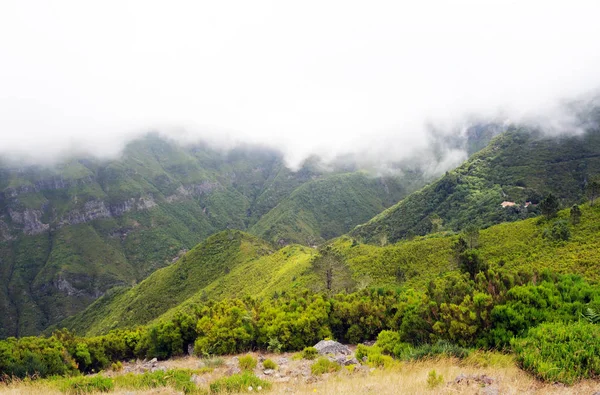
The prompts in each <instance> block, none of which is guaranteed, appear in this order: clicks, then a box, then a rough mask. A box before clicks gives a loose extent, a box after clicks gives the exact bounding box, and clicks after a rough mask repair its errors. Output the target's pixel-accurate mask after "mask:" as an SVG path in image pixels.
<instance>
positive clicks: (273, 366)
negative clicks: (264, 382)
mask: <svg viewBox="0 0 600 395" xmlns="http://www.w3.org/2000/svg"><path fill="white" fill-rule="evenodd" d="M263 368H265V369H277V364H276V363H275V362H273V361H272V360H270V359H265V360H264V361H263Z"/></svg>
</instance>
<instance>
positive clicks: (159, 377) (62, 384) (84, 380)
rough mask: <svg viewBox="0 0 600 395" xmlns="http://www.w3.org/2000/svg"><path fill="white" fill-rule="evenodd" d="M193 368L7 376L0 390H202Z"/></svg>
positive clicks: (47, 392) (28, 391)
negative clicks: (110, 375)
mask: <svg viewBox="0 0 600 395" xmlns="http://www.w3.org/2000/svg"><path fill="white" fill-rule="evenodd" d="M194 373H197V372H196V371H195V370H190V369H170V370H167V371H165V372H163V371H162V370H157V371H155V372H145V373H142V374H134V373H125V374H113V376H112V377H106V376H103V375H96V376H75V377H50V378H47V379H40V380H31V379H25V380H9V381H8V382H6V381H5V382H0V393H15V394H16V393H19V394H20V393H24V394H28V393H31V394H35V393H45V394H53V393H66V394H74V395H80V394H93V393H115V392H117V393H119V392H130V391H131V390H134V391H136V392H137V391H142V392H146V391H152V392H155V391H156V389H170V390H175V391H178V392H183V393H185V394H203V393H206V391H205V390H203V389H201V388H198V387H196V385H195V384H194V383H193V382H192V381H191V377H192V375H193V374H194Z"/></svg>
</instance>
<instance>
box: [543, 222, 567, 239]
mask: <svg viewBox="0 0 600 395" xmlns="http://www.w3.org/2000/svg"><path fill="white" fill-rule="evenodd" d="M542 237H544V238H545V239H551V240H554V241H568V240H569V239H570V238H571V230H569V224H568V223H567V221H565V220H560V221H556V222H555V223H554V224H553V225H552V227H551V228H550V229H548V228H546V229H544V232H543V233H542Z"/></svg>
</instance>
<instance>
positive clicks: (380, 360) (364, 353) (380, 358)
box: [355, 344, 394, 368]
mask: <svg viewBox="0 0 600 395" xmlns="http://www.w3.org/2000/svg"><path fill="white" fill-rule="evenodd" d="M355 355H356V358H357V359H358V360H359V361H361V362H362V361H363V358H364V357H367V364H369V365H370V366H373V367H376V368H388V367H390V366H391V365H392V364H393V363H394V360H393V358H392V357H390V356H389V355H383V350H382V348H381V347H379V346H378V345H377V344H375V345H374V346H365V345H364V344H359V345H358V346H357V347H356V353H355Z"/></svg>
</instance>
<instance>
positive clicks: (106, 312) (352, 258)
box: [59, 206, 600, 335]
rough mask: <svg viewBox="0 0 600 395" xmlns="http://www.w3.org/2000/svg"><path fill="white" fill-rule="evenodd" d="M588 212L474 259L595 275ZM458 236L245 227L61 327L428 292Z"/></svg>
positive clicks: (596, 218)
mask: <svg viewBox="0 0 600 395" xmlns="http://www.w3.org/2000/svg"><path fill="white" fill-rule="evenodd" d="M582 210H583V211H582V215H581V217H579V220H578V221H579V222H578V223H576V224H569V221H571V220H570V211H569V210H565V211H562V212H560V213H559V215H558V217H556V218H554V219H552V220H550V221H546V220H543V219H542V217H540V218H532V219H528V220H524V221H518V222H513V223H505V224H500V225H496V226H492V227H490V228H488V229H485V230H482V231H481V232H479V233H478V237H477V246H476V247H477V248H476V251H477V256H478V259H479V260H480V261H481V262H483V263H484V266H485V267H487V268H491V269H493V270H500V269H502V270H508V271H510V272H511V273H520V272H528V271H529V272H530V271H532V270H533V271H537V272H543V271H544V270H552V271H553V272H555V273H559V274H570V273H571V274H572V273H576V274H579V275H581V276H583V278H585V279H587V280H589V281H592V282H595V281H598V280H599V279H600V277H599V275H598V272H597V270H596V265H595V263H596V260H597V259H598V258H599V255H598V251H600V239H598V237H597V235H598V234H599V233H600V206H596V207H593V208H589V207H583V209H582ZM556 226H566V227H567V229H568V236H567V237H566V240H563V239H558V240H557V239H556V238H554V237H553V236H552V232H551V231H552V229H553V228H554V227H556ZM458 238H459V235H452V234H451V235H444V234H435V235H431V236H427V237H420V238H416V239H415V240H411V241H401V242H399V243H397V244H393V245H387V246H384V247H380V246H373V245H369V244H359V243H356V240H353V239H352V238H350V237H348V236H343V237H340V238H338V239H335V240H333V241H332V242H330V243H328V244H327V245H326V246H324V247H322V248H321V249H320V250H318V251H317V250H315V249H312V248H307V247H302V246H297V245H291V246H287V247H285V248H283V249H280V250H278V251H275V250H273V249H272V248H270V247H269V244H268V243H266V242H263V241H261V240H260V239H258V238H255V237H253V236H250V235H247V234H244V233H243V232H238V231H227V232H222V233H219V234H218V235H215V236H212V237H210V238H209V239H208V240H206V241H205V242H204V243H202V244H200V245H199V246H197V247H196V248H194V249H193V250H192V251H190V252H189V253H188V254H186V255H185V256H184V257H183V258H182V259H180V260H179V261H178V262H177V263H176V264H174V265H172V266H170V267H168V268H164V269H160V270H158V271H157V272H155V273H154V274H152V275H151V276H150V277H149V278H148V279H146V280H145V281H144V282H142V283H140V284H139V285H137V286H135V287H133V288H131V289H128V290H125V289H123V290H120V291H118V292H114V293H112V294H109V295H105V296H104V297H102V298H100V299H99V300H98V301H97V302H96V303H94V304H92V305H91V306H90V307H88V308H87V309H86V310H85V311H84V312H82V313H80V314H77V315H75V316H73V317H71V318H69V319H67V320H65V321H63V322H61V323H60V324H59V326H66V327H67V328H69V329H72V330H75V331H76V332H77V333H79V334H87V335H98V334H101V333H106V332H107V331H108V330H111V329H116V328H125V327H135V326H136V325H140V324H147V323H149V322H151V321H153V320H158V321H160V320H164V319H170V318H172V317H173V316H174V315H175V314H176V312H178V311H189V310H190V309H192V308H193V306H195V305H198V304H202V303H206V302H207V301H209V300H222V299H225V298H233V297H237V298H243V297H244V296H254V297H258V298H261V297H264V298H271V297H273V296H274V295H275V296H277V295H280V294H282V293H288V294H290V293H291V294H296V293H302V292H303V291H304V290H306V291H308V292H327V293H337V292H343V291H348V292H353V291H357V290H360V289H364V288H376V287H391V288H396V287H402V288H403V289H407V288H413V289H417V290H424V289H426V288H427V287H428V284H429V283H430V281H432V280H435V279H436V278H439V277H440V276H443V275H447V274H448V273H459V272H460V271H461V268H460V262H459V259H458V258H457V251H456V242H457V240H458ZM328 270H329V271H330V273H331V278H330V279H331V281H330V282H329V286H328V280H327V278H328V275H327V271H328Z"/></svg>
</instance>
